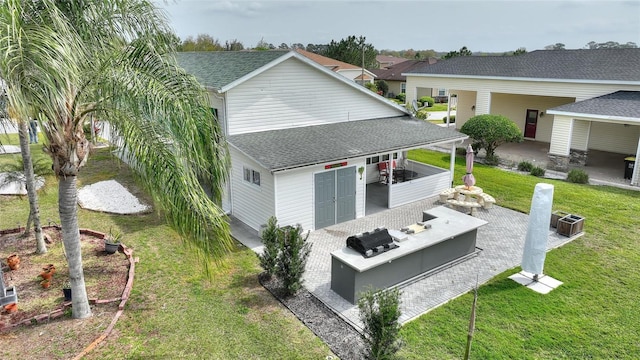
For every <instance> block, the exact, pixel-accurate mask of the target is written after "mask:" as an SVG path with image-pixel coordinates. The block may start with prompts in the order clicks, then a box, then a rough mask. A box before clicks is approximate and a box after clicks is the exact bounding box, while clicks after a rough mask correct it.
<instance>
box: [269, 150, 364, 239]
mask: <svg viewBox="0 0 640 360" xmlns="http://www.w3.org/2000/svg"><path fill="white" fill-rule="evenodd" d="M324 165H325V164H322V165H317V166H310V167H306V168H301V169H294V170H289V171H283V172H278V173H276V174H275V177H276V185H277V186H276V192H277V194H278V197H277V199H276V209H277V218H278V223H279V224H280V225H281V226H282V225H295V224H300V225H302V228H303V229H305V230H315V227H314V222H315V199H314V193H315V192H314V178H315V177H314V175H315V174H316V173H320V172H325V171H333V170H336V169H340V168H334V169H325V168H324ZM351 166H355V167H356V169H357V168H359V167H360V166H365V160H364V159H357V160H349V161H348V165H347V167H351ZM364 175H366V174H364ZM365 187H366V183H365V178H364V176H363V179H362V180H360V174H358V173H356V218H360V217H363V216H364V214H365V201H366V200H365Z"/></svg>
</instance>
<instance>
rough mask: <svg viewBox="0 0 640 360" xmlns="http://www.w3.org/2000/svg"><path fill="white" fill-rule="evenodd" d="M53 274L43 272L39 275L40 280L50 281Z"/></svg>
mask: <svg viewBox="0 0 640 360" xmlns="http://www.w3.org/2000/svg"><path fill="white" fill-rule="evenodd" d="M52 276H53V273H52V272H51V271H43V272H41V273H40V277H41V278H42V280H51V277H52Z"/></svg>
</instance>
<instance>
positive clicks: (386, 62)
mask: <svg viewBox="0 0 640 360" xmlns="http://www.w3.org/2000/svg"><path fill="white" fill-rule="evenodd" d="M407 60H409V59H406V58H402V57H397V56H389V55H376V62H377V63H378V68H379V69H384V68H387V67H389V66H393V65H397V64H400V63H401V62H404V61H407Z"/></svg>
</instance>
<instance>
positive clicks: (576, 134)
mask: <svg viewBox="0 0 640 360" xmlns="http://www.w3.org/2000/svg"><path fill="white" fill-rule="evenodd" d="M590 126H591V122H590V121H585V120H573V133H572V134H571V149H572V150H581V151H585V150H587V149H588V146H589V144H588V142H589V127H590Z"/></svg>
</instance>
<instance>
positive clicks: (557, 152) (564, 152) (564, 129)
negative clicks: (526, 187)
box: [548, 115, 573, 171]
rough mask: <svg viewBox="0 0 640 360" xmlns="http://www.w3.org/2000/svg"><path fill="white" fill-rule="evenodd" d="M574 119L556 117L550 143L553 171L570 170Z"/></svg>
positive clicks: (550, 161)
mask: <svg viewBox="0 0 640 360" xmlns="http://www.w3.org/2000/svg"><path fill="white" fill-rule="evenodd" d="M572 132H573V119H572V118H570V117H568V116H560V115H555V116H554V118H553V130H552V132H551V142H550V143H549V165H548V168H549V169H551V170H558V171H567V170H569V159H570V158H569V152H570V150H571V134H572Z"/></svg>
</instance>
